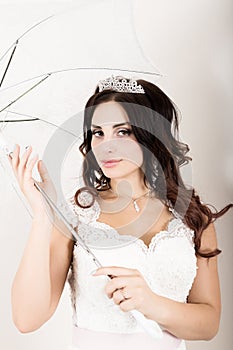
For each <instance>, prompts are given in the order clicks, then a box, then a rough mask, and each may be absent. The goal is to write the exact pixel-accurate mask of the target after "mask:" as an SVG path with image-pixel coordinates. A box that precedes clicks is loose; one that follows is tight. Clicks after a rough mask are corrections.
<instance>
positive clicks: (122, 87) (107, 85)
mask: <svg viewBox="0 0 233 350" xmlns="http://www.w3.org/2000/svg"><path fill="white" fill-rule="evenodd" d="M98 87H99V92H101V91H103V90H113V91H118V92H130V93H136V94H145V91H144V89H143V87H142V86H141V85H140V84H138V83H137V81H136V80H133V79H126V78H123V77H119V76H117V77H115V76H113V75H112V76H111V77H109V78H107V79H105V80H100V81H99V83H98Z"/></svg>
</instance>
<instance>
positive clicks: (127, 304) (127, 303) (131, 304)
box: [119, 298, 136, 312]
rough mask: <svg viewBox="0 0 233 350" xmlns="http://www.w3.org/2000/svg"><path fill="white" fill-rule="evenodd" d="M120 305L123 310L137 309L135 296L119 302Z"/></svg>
mask: <svg viewBox="0 0 233 350" xmlns="http://www.w3.org/2000/svg"><path fill="white" fill-rule="evenodd" d="M119 307H120V309H121V310H122V311H124V312H128V311H131V310H134V309H136V303H135V301H134V299H133V298H130V299H126V300H122V302H121V303H120V304H119Z"/></svg>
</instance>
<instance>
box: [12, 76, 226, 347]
mask: <svg viewBox="0 0 233 350" xmlns="http://www.w3.org/2000/svg"><path fill="white" fill-rule="evenodd" d="M172 127H174V130H173V132H172ZM177 135H178V118H177V112H176V109H175V107H174V105H173V103H172V102H171V100H170V99H169V98H168V97H167V96H166V95H165V94H164V92H162V91H161V89H159V88H158V87H157V86H155V85H154V84H152V83H150V82H147V81H144V80H138V81H133V80H129V79H125V78H121V77H111V78H109V79H106V80H104V81H101V82H99V84H98V86H97V88H96V91H95V93H94V95H93V96H91V97H90V99H89V100H88V102H87V104H86V107H85V115H84V135H83V136H84V140H83V143H82V145H81V146H80V151H81V152H82V154H83V156H84V163H83V179H84V183H85V185H86V186H87V188H88V189H89V193H88V192H86V187H84V188H81V189H79V190H78V191H77V192H76V193H75V194H74V196H72V198H70V201H69V205H70V208H71V210H72V212H73V213H74V214H75V215H77V216H78V219H79V223H78V226H77V228H76V229H77V232H78V234H79V235H80V237H81V238H82V239H83V240H84V241H85V242H86V243H87V244H88V245H89V246H90V247H91V249H92V251H93V252H94V254H95V255H96V257H97V258H98V260H99V261H100V262H101V264H102V265H103V266H104V267H103V268H99V269H97V271H95V272H93V270H94V269H95V268H96V267H95V265H94V263H93V261H92V260H91V259H90V257H89V256H88V255H87V254H86V253H85V251H84V250H83V249H82V247H81V246H80V244H78V243H77V242H76V243H75V244H74V241H73V240H72V239H71V238H69V237H68V236H67V235H62V234H60V233H61V231H62V230H61V229H60V230H59V228H58V227H57V226H56V225H55V224H53V223H52V222H51V220H50V219H49V218H48V215H47V213H46V210H45V208H44V205H43V200H42V198H41V196H40V193H38V191H37V190H36V189H35V187H34V186H33V179H32V177H31V172H32V169H33V166H34V165H35V163H36V161H37V158H36V157H35V158H33V159H29V157H30V154H31V147H30V148H29V149H28V150H27V151H26V152H25V154H24V155H23V156H22V157H21V158H20V157H19V151H20V149H19V146H18V145H17V146H16V149H15V150H14V153H13V155H12V160H11V162H12V167H13V169H14V172H15V175H16V176H17V178H18V181H19V183H20V185H21V188H22V191H23V192H24V194H25V195H26V197H27V198H28V201H29V203H30V204H31V207H32V210H33V212H34V219H33V223H32V229H31V232H30V237H29V240H28V244H27V246H26V249H25V252H24V255H23V258H22V261H21V263H20V266H19V269H18V271H17V274H16V277H15V280H14V284H13V288H12V306H13V318H14V322H15V324H16V326H17V328H18V329H19V330H20V331H21V332H30V331H33V330H35V329H37V328H39V327H40V326H41V325H42V324H43V323H45V322H46V321H47V320H48V319H49V318H50V317H51V316H52V314H53V313H54V311H55V310H56V307H57V305H58V302H59V298H60V296H61V293H62V290H63V287H64V284H65V281H66V279H67V275H68V271H69V268H70V267H71V271H70V274H69V282H70V285H71V297H72V303H73V312H74V313H73V316H74V317H73V321H74V332H73V346H74V349H80V350H82V349H83V350H90V349H92V348H93V347H94V346H95V348H97V349H107V348H109V347H111V349H113V350H114V349H116V348H117V349H118V348H119V347H120V348H121V349H126V348H127V349H128V348H131V347H132V348H134V349H141V348H142V346H145V347H146V349H148V350H150V349H151V350H152V349H163V350H164V349H165V350H166V349H167V350H174V349H185V343H184V339H188V340H209V339H211V338H213V337H214V336H215V335H216V333H217V331H218V327H219V320H220V311H221V302H220V289H219V279H218V272H217V255H218V254H219V253H220V252H221V251H220V250H219V249H218V248H217V240H216V233H215V228H214V224H213V221H214V220H215V219H216V218H218V217H220V216H222V215H223V214H224V213H225V212H226V211H227V210H228V209H229V208H230V207H232V206H233V204H229V205H228V206H226V207H225V208H224V209H222V210H221V211H220V212H216V213H212V211H211V210H210V209H209V208H208V207H207V206H206V205H205V204H204V203H202V202H201V200H200V198H199V196H198V195H197V194H196V193H195V190H194V189H188V188H187V187H186V186H185V185H184V183H183V181H182V178H181V175H180V171H179V167H180V166H181V165H183V164H184V163H187V162H189V160H191V158H189V157H188V156H186V153H187V152H188V150H189V148H188V146H187V145H185V144H183V143H181V142H180V141H178V137H177ZM38 168H39V171H40V174H41V177H42V180H43V186H44V188H45V189H47V190H48V191H50V190H51V193H53V192H54V190H53V189H52V185H51V182H50V179H49V176H48V173H47V170H46V168H45V167H44V166H43V164H42V162H41V161H40V162H39V165H38ZM90 194H92V196H93V198H94V200H92V201H91V203H90V204H89V205H88V200H89V199H90ZM109 276H111V279H110V278H109ZM132 310H137V311H139V312H140V313H142V314H143V315H144V316H145V317H146V318H147V319H150V320H153V321H155V322H157V323H158V324H159V325H160V327H161V329H163V337H162V338H161V339H154V338H152V337H151V336H150V335H148V334H147V333H145V332H144V330H143V329H142V328H141V327H140V324H138V323H137V322H136V321H135V319H134V317H133V316H132V314H131V312H130V311H132Z"/></svg>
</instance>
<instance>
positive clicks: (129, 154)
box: [122, 140, 143, 166]
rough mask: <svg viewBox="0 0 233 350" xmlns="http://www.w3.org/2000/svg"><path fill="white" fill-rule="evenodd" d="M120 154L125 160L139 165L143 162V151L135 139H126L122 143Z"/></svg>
mask: <svg viewBox="0 0 233 350" xmlns="http://www.w3.org/2000/svg"><path fill="white" fill-rule="evenodd" d="M122 156H123V158H124V159H125V160H127V161H129V162H131V163H133V164H135V165H137V166H141V165H142V163H143V153H142V149H141V147H140V146H139V144H138V143H137V142H135V141H132V140H131V141H127V142H123V143H122Z"/></svg>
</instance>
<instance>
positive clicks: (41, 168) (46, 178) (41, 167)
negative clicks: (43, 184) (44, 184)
mask: <svg viewBox="0 0 233 350" xmlns="http://www.w3.org/2000/svg"><path fill="white" fill-rule="evenodd" d="M38 171H39V173H40V177H41V179H42V181H50V180H51V179H50V176H49V172H48V170H47V168H46V166H45V163H44V162H43V161H42V160H40V161H39V162H38Z"/></svg>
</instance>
